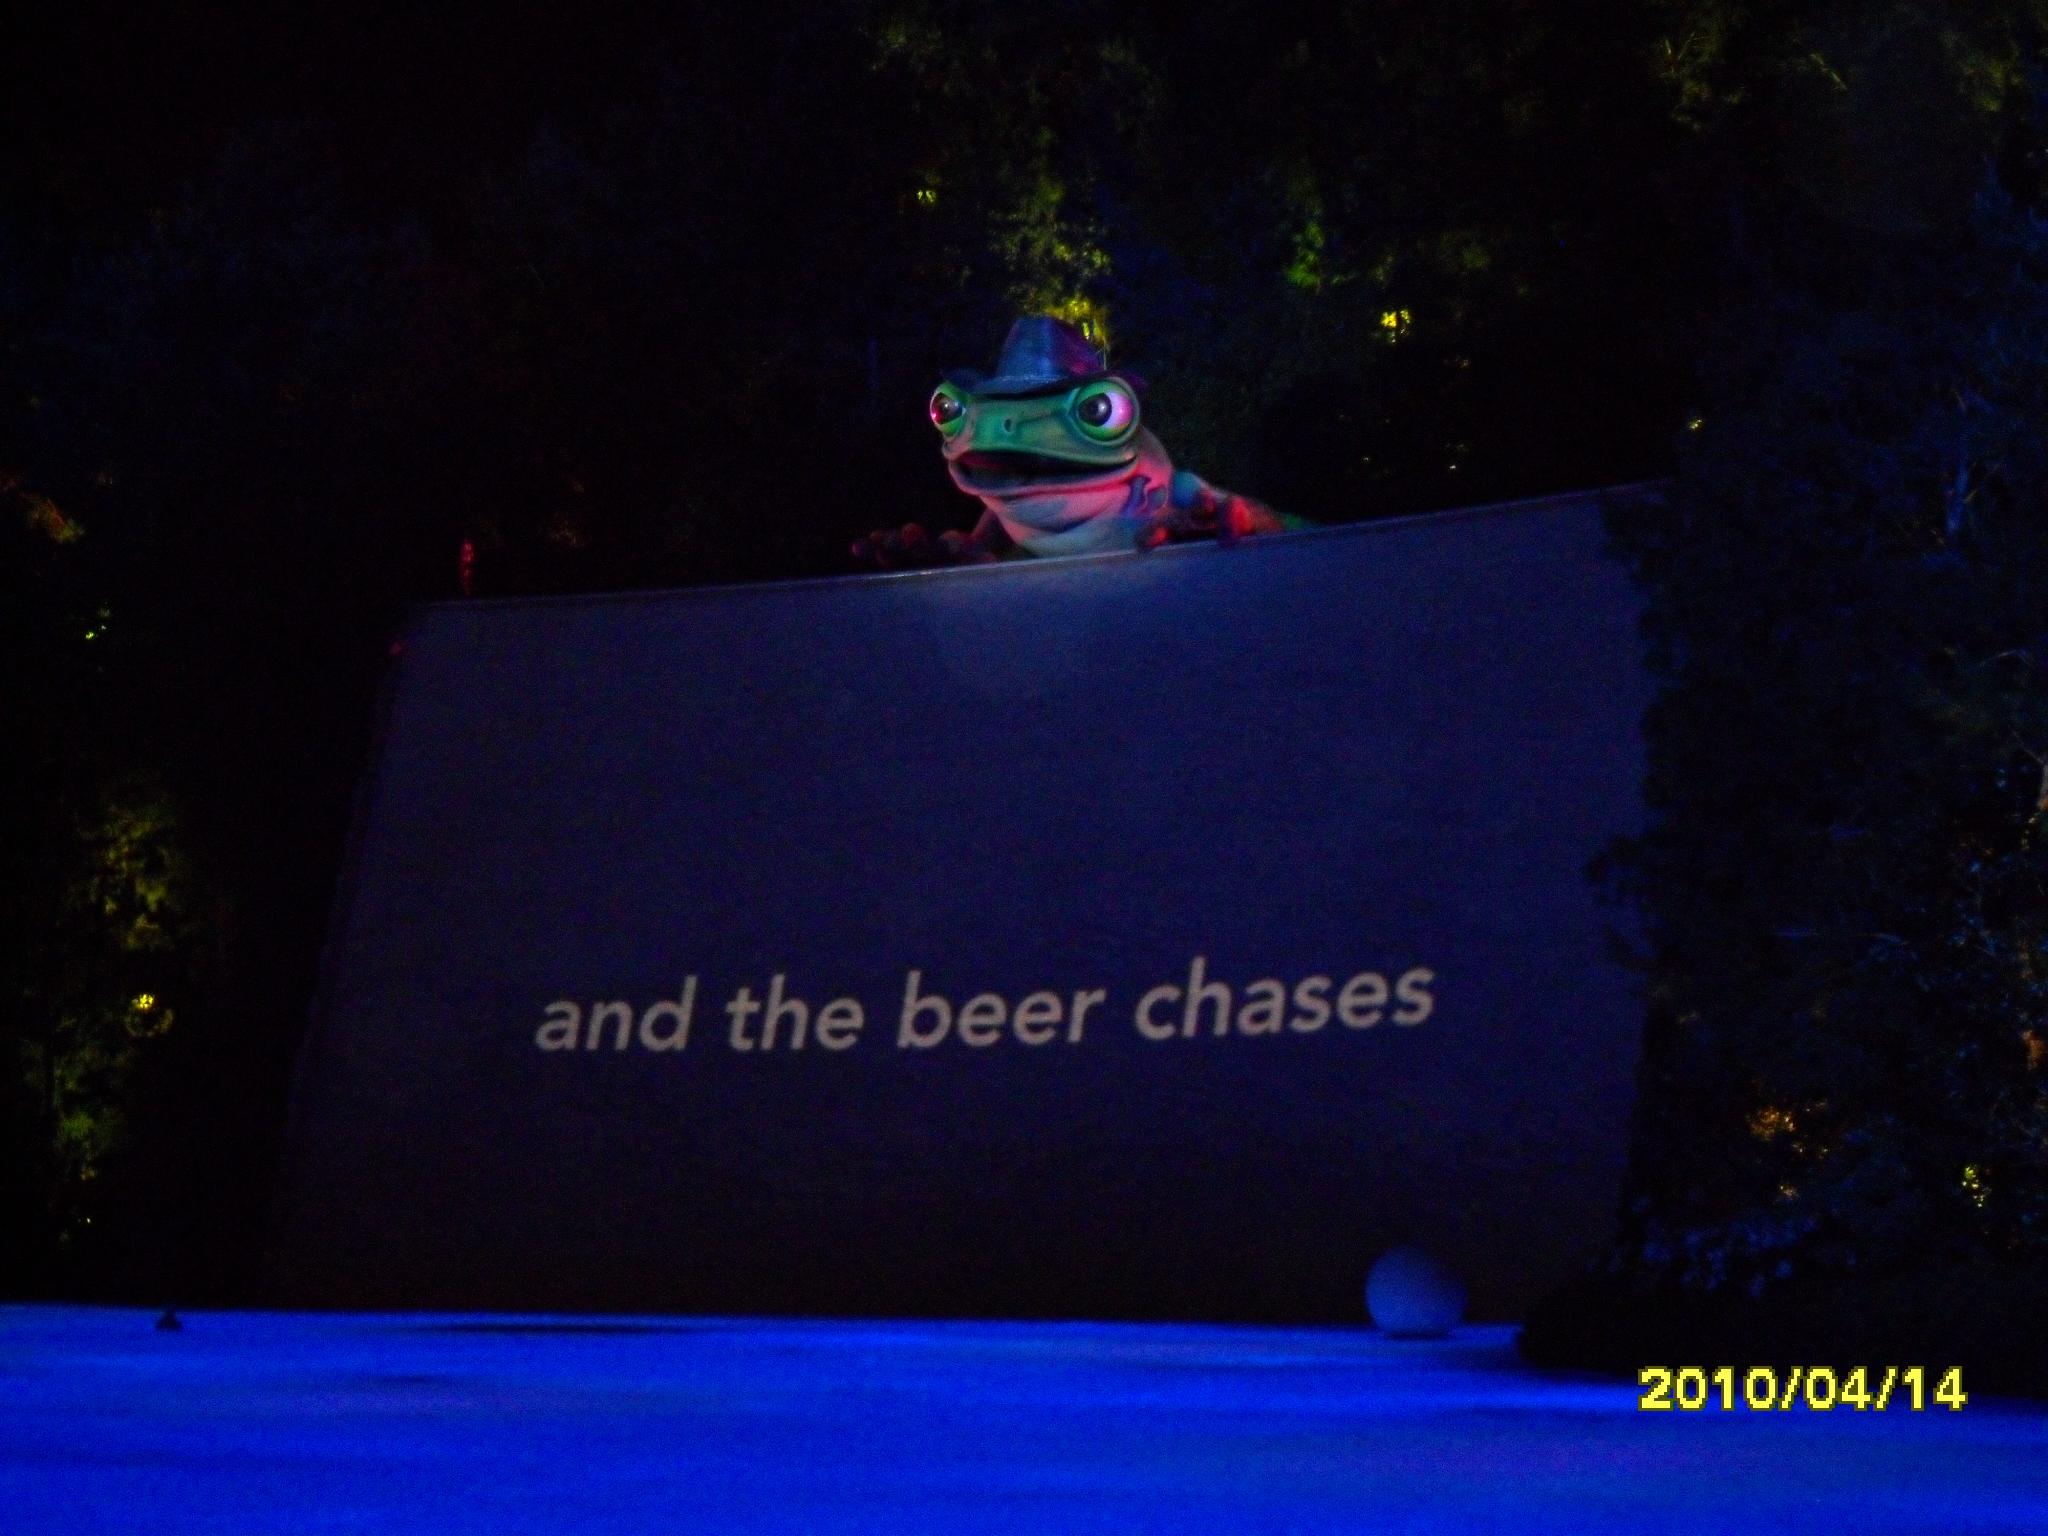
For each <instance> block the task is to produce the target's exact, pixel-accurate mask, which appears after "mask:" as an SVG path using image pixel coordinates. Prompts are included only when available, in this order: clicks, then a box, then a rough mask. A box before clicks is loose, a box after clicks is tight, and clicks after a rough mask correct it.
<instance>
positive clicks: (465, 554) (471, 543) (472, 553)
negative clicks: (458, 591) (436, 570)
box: [455, 539, 476, 597]
mask: <svg viewBox="0 0 2048 1536" xmlns="http://www.w3.org/2000/svg"><path fill="white" fill-rule="evenodd" d="M455 573H456V575H457V576H458V577H459V578H460V579H461V581H462V595H463V596H464V597H469V596H471V595H472V593H471V590H470V588H471V584H472V583H473V582H474V580H475V578H476V541H475V540H474V539H464V540H463V541H462V554H461V556H460V557H459V558H458V559H457V561H456V563H455Z"/></svg>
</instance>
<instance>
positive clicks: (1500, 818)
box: [269, 498, 1648, 1319]
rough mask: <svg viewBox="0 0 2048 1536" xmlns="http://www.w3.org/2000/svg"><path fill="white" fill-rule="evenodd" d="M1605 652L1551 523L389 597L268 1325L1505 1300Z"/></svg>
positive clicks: (1264, 1311) (1514, 1291) (1537, 1170)
mask: <svg viewBox="0 0 2048 1536" xmlns="http://www.w3.org/2000/svg"><path fill="white" fill-rule="evenodd" d="M1638 610H1639V604H1638V600H1637V598H1636V595H1635V593H1634V592H1633V590H1632V588H1631V587H1630V585H1629V583H1628V581H1627V579H1626V577H1625V575H1624V573H1623V572H1622V571H1621V569H1620V568H1619V567H1618V566H1617V565H1616V564H1615V563H1614V562H1613V561H1612V560H1611V559H1609V558H1608V557H1607V556H1606V555H1604V554H1603V552H1602V536H1601V530H1600V520H1599V514H1598V508H1597V506H1596V504H1595V503H1594V501H1593V500H1591V499H1589V498H1577V499H1572V498H1566V499H1559V500H1553V501H1549V502H1540V503H1526V504H1520V505H1516V506H1511V507H1505V508H1497V509H1482V510H1480V511H1477V512H1470V513H1458V514H1445V515H1441V516H1435V517H1425V518H1415V519H1407V520H1403V521H1400V522H1392V523H1379V524H1367V525H1361V526H1356V527H1346V528H1337V529H1329V530H1322V531H1317V532H1311V533H1302V534H1289V535H1278V536H1273V537H1269V538H1261V539H1255V540H1251V541H1247V542H1246V543H1244V544H1241V545H1239V546H1237V547H1235V548H1220V547H1215V546H1184V547H1175V548H1169V549H1166V550H1162V551H1158V552H1155V553H1153V554H1149V555H1129V556H1126V555H1119V556H1108V557H1103V558H1098V559H1089V560H1073V561H1044V562H1037V563H1032V562H1016V563H1010V564H1003V565H1000V566H992V567H978V568H972V569H966V570H959V571H945V572H931V573H913V574H907V575H893V576H875V577H859V578H848V579H844V580H834V581H819V582H805V583H795V584H785V585H776V586H761V587H739V588H717V589H699V590H691V591H682V592H670V593H656V594H633V595H625V596H611V597H602V598H586V599H555V600H538V601H519V602H475V603H462V604H451V605H442V606H436V607H430V608H426V609H423V610H421V611H420V612H418V613H417V614H416V615H415V617H414V620H413V622H412V624H411V627H410V629H409V631H408V634H407V636H406V640H405V647H404V651H403V655H402V658H401V660H400V662H399V664H398V668H397V671H396V674H395V676H394V678H393V680H392V684H391V694H390V699H389V708H388V715H387V719H386V722H385V726H384V730H383V735H382V741H381V747H380V752H379V758H378V762H377V765H376V768H375V771H374V775H373V777H372V779H371V781H370V782H369V784H368V785H367V787H366V791H365V795H364V799H363V806H362V810H361V812H360V814H359V819H358V826H357V829H356V835H355V843H354V851H353V854H352V859H351V868H350V872H349V875H348V877H347V880H346V883H345V885H344V889H343V891H342V894H341V897H340V900H339V902H338V905H337V919H336V930H335V932H334V933H333V934H332V936H331V937H330V941H329V942H330V953H329V958H328V967H327V975H326V979H325V982H324V984H323V989H322V994H321V997H320V999H319V1001H318V1004H317V1006H316V1010H315V1018H314V1021H313V1028H312V1032H311V1035H310V1036H309V1039H308V1042H307V1045H306V1048H305V1051H304V1054H303V1058H302V1061H301V1067H300V1073H299V1080H298V1084H297V1088H296V1093H295V1099H294V1105H293V1117H292V1130H291V1135H290V1141H289V1147H288V1154H287V1167H286V1175H285V1182H284V1186H283V1194H282V1197H281V1200H280V1208H279V1213H278V1217H277V1221H276V1223H275V1229H274V1234H273V1241H272V1247H271V1252H270V1256H269V1281H270V1287H271V1294H272V1296H273V1298H274V1299H275V1300H277V1301H279V1302H282V1303H285V1304H292V1305H318V1306H379V1307H424V1306H456V1307H507V1308H516V1309H524V1310H537V1309H574V1310H584V1309H599V1310H607V1309H609V1310H635V1311H719V1312H783V1311H795V1312H811V1313H930V1314H984V1315H989V1314H994V1315H1005V1314H1007V1315H1038V1316H1047V1315H1051V1316H1059V1315H1082V1316H1137V1317H1146V1316H1180V1317H1202V1318H1236V1319H1320V1318H1330V1319H1335V1318H1356V1317H1357V1316H1358V1315H1359V1305H1360V1303H1359V1292H1360V1286H1361V1283H1362V1281H1363V1278H1364V1275H1365V1272H1366V1269H1367V1267H1368V1265H1369V1264H1370V1262H1371V1260H1372V1258H1373V1256H1374V1255H1375V1254H1376V1253H1378V1252H1379V1251H1381V1250H1382V1249H1384V1248H1386V1247H1387V1246H1389V1245H1391V1244H1394V1243H1397V1242H1416V1243H1420V1244H1422V1245H1424V1246H1426V1247H1429V1248H1431V1249H1433V1250H1435V1251H1436V1252H1438V1253H1439V1254H1441V1255H1443V1256H1444V1257H1446V1258H1447V1259H1449V1260H1450V1261H1451V1262H1452V1263H1453V1264H1454V1265H1456V1266H1457V1268H1458V1269H1459V1270H1460V1271H1461V1272H1462V1273H1463V1274H1464V1276H1465V1278H1466V1280H1467V1282H1468V1284H1469V1285H1470V1287H1471V1290H1472V1293H1473V1302H1474V1307H1475V1310H1476V1311H1477V1312H1478V1313H1480V1314H1481V1315H1493V1316H1502V1315H1513V1314H1514V1313H1515V1312H1517V1311H1518V1310H1519V1309H1521V1308H1522V1307H1524V1306H1526V1305H1527V1304H1528V1303H1529V1302H1530V1301H1531V1300H1532V1299H1533V1298H1534V1297H1535V1296H1536V1295H1538V1294H1540V1293H1541V1291H1542V1290H1543V1289H1544V1288H1545V1287H1546V1286H1548V1285H1549V1284H1551V1283H1553V1282H1555V1281H1556V1280H1557V1279H1559V1278H1561V1277H1562V1276H1563V1275H1564V1274H1565V1273H1566V1272H1567V1271H1568V1270H1569V1269H1570V1267H1571V1265H1572V1264H1573V1263H1574V1262H1575V1261H1577V1260H1578V1259H1580V1258H1582V1257H1583V1256H1585V1255H1586V1254H1588V1253H1589V1252H1590V1251H1591V1250H1593V1249H1594V1248H1595V1247H1597V1245H1598V1244H1599V1242H1600V1241H1601V1239H1602V1238H1603V1237H1604V1236H1605V1234H1606V1233H1607V1231H1608V1230H1609V1227H1610V1225H1611V1222H1612V1219H1613V1215H1614V1210H1615V1202H1616V1199H1617V1194H1618V1189H1619V1180H1620V1172H1621V1164H1622V1158H1623V1153H1624V1145H1625V1130H1626V1120H1627V1115H1628V1109H1629V1104H1630V1099H1631V1094H1632V1081H1633V1073H1634V1069H1635V1064H1636V1057H1637V1049H1638V1039H1639V1033H1640V1028H1639V1020H1638V1008H1637V1005H1636V1004H1635V1003H1634V1002H1633V1001H1632V994H1631V987H1630V982H1629V979H1628V978H1627V977H1626V976H1625V975H1623V974H1622V973H1621V972H1620V971H1619V970H1617V969H1616V968H1615V967H1614V966H1613V965H1612V964H1611V963H1610V962H1609V960H1608V958H1607V929H1608V927H1609V926H1610V925H1611V924H1612V923H1613V922H1614V921H1615V919H1616V914H1614V913H1613V912H1611V911H1609V910H1606V909H1604V908H1602V907H1601V906H1600V905H1599V904H1598V903H1597V902H1596V899H1595V894H1594V892H1593V890H1592V888H1591V887H1590V885H1589V884H1588V881H1587V879H1586V876H1585V866H1586V864H1587V861H1588V860H1589V858H1591V857H1592V856H1593V855H1594V854H1595V853H1596V852H1597V851H1598V850H1599V849H1600V847H1601V846H1602V844H1603V843H1604V842H1605V840H1606V839H1607V838H1609V837H1610V836H1611V835H1613V834H1615V833H1617V832H1622V831H1626V830H1629V829H1630V828H1632V827H1633V826H1634V825H1635V824H1636V823H1637V821H1638V819H1639V815H1640V809H1639V794H1640V789H1639V781H1640V776H1641V750H1640V745H1639V739H1638V722H1639V720H1640V717H1641V713H1642V709H1643V706H1644V703H1645V701H1646V698H1647V693H1648V686H1647V682H1646V680H1645V678H1644V676H1643V674H1642V670H1641V666H1640V660H1639V655H1640V645H1639V642H1638V639H1637V636H1636V632H1635V625H1636V619H1637V614H1638ZM742 989H744V991H743V990H742ZM749 1002H752V1003H754V1004H757V1005H759V1006H757V1007H755V1008H752V1009H749V1008H748V1006H747V1005H748V1003H749ZM771 1018H772V1022H773V1029H772V1036H771V1030H770V1021H771Z"/></svg>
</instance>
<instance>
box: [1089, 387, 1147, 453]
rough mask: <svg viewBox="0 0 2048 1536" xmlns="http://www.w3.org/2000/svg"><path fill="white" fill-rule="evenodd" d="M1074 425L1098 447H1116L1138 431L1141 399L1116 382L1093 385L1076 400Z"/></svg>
mask: <svg viewBox="0 0 2048 1536" xmlns="http://www.w3.org/2000/svg"><path fill="white" fill-rule="evenodd" d="M1074 424H1075V425H1076V426H1078V427H1079V428H1080V429H1081V430H1082V432H1083V433H1085V434H1086V435H1087V436H1089V437H1092V438H1094V439H1095V441H1096V442H1098V443H1114V442H1116V441H1118V440H1119V439H1121V438H1126V437H1129V436H1130V435H1131V433H1133V432H1135V431H1136V430H1137V427H1138V397H1137V396H1136V395H1134V394H1132V393H1131V391H1130V389H1129V387H1128V386H1126V385H1124V384H1123V383H1121V382H1119V381H1118V380H1116V379H1103V380H1101V381H1100V382H1099V383H1095V384H1090V385H1089V386H1088V387H1087V388H1085V389H1083V390H1082V391H1081V392H1080V393H1079V394H1077V395H1075V396H1074Z"/></svg>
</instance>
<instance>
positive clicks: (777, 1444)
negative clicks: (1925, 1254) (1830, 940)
mask: <svg viewBox="0 0 2048 1536" xmlns="http://www.w3.org/2000/svg"><path fill="white" fill-rule="evenodd" d="M152 1322H153V1316H152V1315H151V1314H147V1313H142V1312H133V1311H122V1310H112V1309H93V1308H76V1307H0V1530H4V1531H6V1532H9V1533H27V1532H45V1531H51V1532H55V1531H62V1532H65V1533H67V1536H71V1533H76V1532H81V1531H85V1532H95V1531H118V1532H121V1533H123V1536H142V1533H150V1532H172V1531H175V1532H193V1531H206V1532H223V1533H230V1532H231V1533H236V1536H249V1533H256V1532H272V1531H291V1532H321V1533H342V1532H350V1533H353V1532H390V1531H431V1532H437V1533H443V1536H448V1533H457V1532H492V1533H508V1532H554V1531H562V1532H569V1531H575V1532H603V1533H627V1532H642V1531H663V1532H690V1533H722V1532H805V1533H827V1532H855V1531H858V1532H871V1533H876V1536H883V1533H887V1536H916V1533H927V1532H932V1533H937V1532H944V1533H949V1536H950V1533H962V1532H1004V1533H1026V1532H1058V1533H1062V1536H1075V1533H1089V1532H1104V1533H1108V1532H1114V1533H1117V1536H1134V1533H1150V1532H1159V1533H1167V1532H1172V1533H1176V1536H1183V1533H1221V1532H1238V1531H1247V1532H1275V1533H1277V1532H1299V1533H1303V1536H1308V1533H1315V1536H1328V1533H1333V1532H1345V1531H1376V1532H1377V1531H1388V1532H1395V1531H1414V1532H1421V1531H1430V1532H1436V1531H1503V1532H1508V1531H1511V1532H1516V1533H1519V1536H1528V1533H1537V1532H1561V1533H1562V1532H1570V1533H1573V1536H1586V1533H1590V1532H1608V1531H1612V1532H1647V1531H1655V1532H1723V1531H1725V1532H1730V1533H1734V1532H1741V1533H1743V1536H1754V1533H1757V1532H1772V1531H1819V1530H1832V1529H1836V1528H1838V1522H1839V1528H1842V1529H1853V1530H1854V1531H1856V1532H1857V1533H1858V1536H1876V1533H1880V1532H1893V1531H1896V1532H1911V1533H1913V1536H1927V1533H1929V1532H1941V1533H1943V1536H1960V1533H1964V1532H1983V1531H2011V1532H2027V1533H2030V1536H2039V1533H2041V1532H2044V1531H2048V1408H2043V1407H2041V1406H2038V1405H2033V1404H2021V1403H2012V1402H1999V1401H1993V1400H1991V1399H1976V1400H1973V1401H1971V1402H1970V1404H1969V1406H1968V1407H1966V1408H1965V1409H1964V1410H1963V1411H1962V1412H1960V1413H1954V1412H1950V1411H1948V1410H1946V1409H1941V1410H1931V1411H1927V1412H1922V1413H1912V1412H1909V1411H1905V1410H1904V1409H1903V1408H1902V1406H1901V1403H1900V1401H1899V1400H1898V1399H1897V1398H1895V1399H1894V1401H1893V1403H1892V1406H1891V1408H1890V1410H1889V1411H1888V1412H1886V1413H1883V1414H1878V1413H1875V1412H1864V1413H1857V1412H1854V1411H1851V1410H1848V1409H1840V1408H1838V1409H1836V1410H1834V1411H1833V1412H1828V1413H1815V1412H1810V1411H1805V1410H1794V1411H1790V1412H1784V1413H1777V1412H1766V1413H1756V1412H1751V1411H1749V1410H1747V1409H1738V1410H1737V1411H1736V1412H1733V1413H1722V1412H1716V1411H1710V1412H1703V1413H1644V1412H1640V1411H1638V1409H1637V1407H1636V1394H1635V1392H1634V1390H1633V1389H1632V1388H1629V1387H1626V1386H1620V1385H1614V1384H1609V1383H1601V1382H1589V1381H1582V1380H1576V1379H1572V1378H1568V1377H1557V1376H1550V1375H1544V1374H1539V1373H1537V1372H1533V1371H1531V1370H1529V1369H1527V1368H1526V1367H1524V1366H1522V1365H1521V1364H1520V1363H1519V1362H1518V1361H1517V1360H1516V1358H1515V1355H1514V1348H1513V1343H1512V1336H1511V1333H1510V1331H1509V1330H1508V1329H1505V1328H1472V1329H1466V1330H1462V1331H1461V1332H1460V1333H1459V1334H1457V1335H1456V1336H1454V1337H1453V1338H1451V1339H1449V1340H1447V1341H1443V1342H1439V1343H1422V1344H1417V1343H1398V1342H1394V1341H1391V1340H1387V1339H1384V1338H1381V1337H1379V1336H1377V1335H1375V1334H1373V1333H1371V1332H1369V1331H1364V1330H1341V1329H1264V1328H1212V1327H1182V1326H1173V1327H1160V1326H1132V1325H1105V1324H1078V1323H1077V1324H1061V1323H1052V1324H1047V1323H1038V1324H1026V1323H835V1322H781V1321H744V1320H690V1319H674V1320H666V1319H648V1320H644V1321H625V1320H619V1319H510V1318H503V1317H450V1316H389V1315H385V1316H360V1315H354V1316H336V1315H316V1314H285V1313H279V1314H261V1313H226V1314H223V1313H204V1312H201V1313H192V1314H188V1315H187V1316H186V1318H185V1323H186V1328H185V1331H184V1332H182V1333H157V1332H155V1331H153V1330H152V1328H151V1323H152ZM1966 1385H1967V1383H1966ZM1738 1401H1739V1399H1738Z"/></svg>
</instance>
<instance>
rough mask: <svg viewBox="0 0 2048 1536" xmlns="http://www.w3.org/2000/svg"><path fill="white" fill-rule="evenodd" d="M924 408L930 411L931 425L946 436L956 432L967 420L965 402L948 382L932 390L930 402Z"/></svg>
mask: <svg viewBox="0 0 2048 1536" xmlns="http://www.w3.org/2000/svg"><path fill="white" fill-rule="evenodd" d="M925 409H926V410H928V411H930V412H931V418H932V425H933V426H935V427H937V428H938V429H939V430H940V431H941V432H943V433H945V434H946V436H948V437H951V436H952V435H953V434H954V433H955V432H958V431H959V430H960V427H961V424H962V423H964V422H965V421H966V420H967V402H966V401H965V400H962V399H961V398H960V396H959V395H958V394H957V393H955V392H954V389H953V386H952V385H950V384H941V385H940V386H939V387H938V388H937V389H935V390H933V391H932V399H931V404H930V405H928V406H926V407H925Z"/></svg>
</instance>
